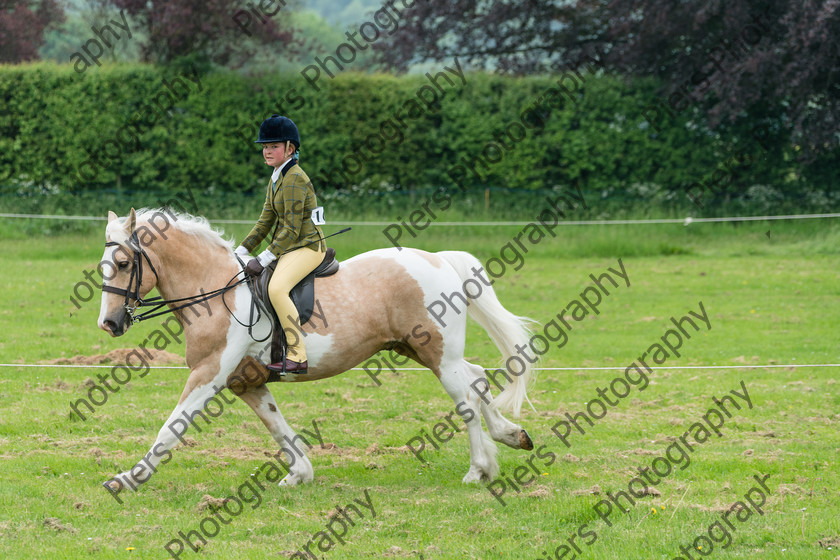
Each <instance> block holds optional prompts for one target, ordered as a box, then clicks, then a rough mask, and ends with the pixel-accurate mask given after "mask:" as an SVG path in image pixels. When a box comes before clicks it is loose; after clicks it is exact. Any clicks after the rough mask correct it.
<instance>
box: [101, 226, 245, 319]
mask: <svg viewBox="0 0 840 560" xmlns="http://www.w3.org/2000/svg"><path fill="white" fill-rule="evenodd" d="M129 240H130V241H131V244H130V247H131V249H132V250H133V251H134V257H133V260H134V263H133V266H132V267H131V276H130V277H129V280H128V287H127V288H125V289H124V288H115V287H113V286H107V285H105V282H102V291H103V292H108V293H112V294H117V295H118V296H124V297H125V302H124V303H123V306H124V307H125V310H126V312H128V316H129V317H131V323H132V324H134V323H139V322H140V321H144V320H146V319H153V318H155V317H160V316H161V315H166V314H167V313H173V312H175V311H179V310H181V309H184V308H187V307H191V306H193V305H196V304H199V303H204V302H205V301H208V300H210V299H213V298H214V297H217V296H220V295H222V294H225V293H226V292H228V291H230V290H232V289H233V288H235V287H237V286H238V285H240V284H243V283H245V282H248V281H249V280H250V277H249V276H247V275H246V276H245V278H242V279H240V280H237V281H236V282H234V283H233V284H231V283H230V281H231V280H233V278H231V280H228V284H227V285H226V286H225V287H224V288H219V289H218V290H213V291H212V292H207V293H202V294H199V295H195V296H188V297H184V298H178V299H163V297H161V296H155V297H153V298H148V299H145V300H144V299H143V298H141V297H140V286H141V285H142V284H143V259H145V260H146V262H147V263H148V264H149V268H151V269H152V273H153V274H154V275H155V285H157V282H158V280H159V277H158V273H157V270H155V265H153V264H152V261H151V260H149V255H147V254H146V251H145V250H144V249H143V247H142V246H141V245H140V242H139V240H138V239H137V232H136V231H135V232H133V233H132V234H131V237H130V238H129ZM115 245H116V246H121V244H120V243H117V242H116V241H109V242H107V243H105V246H106V247H112V246H115ZM141 257H142V258H141ZM237 260H239V256H238V255H237ZM239 262H240V264H241V263H242V261H241V260H239ZM114 264H115V265H116V262H115V263H114ZM116 266H118V265H116ZM239 274H240V273H239V272H237V273H236V275H235V276H234V278H236V276H239ZM132 284H134V289H133V290H132V287H131V286H132ZM132 299H133V300H134V305H131V303H130V301H131V300H132ZM181 302H188V303H184V304H183V305H178V306H177V307H170V308H169V309H165V310H163V311H158V310H159V309H161V308H162V307H165V306H167V305H172V304H177V303H181ZM145 305H154V307H153V308H152V309H149V310H148V311H145V312H143V313H140V314H137V309H138V308H139V307H143V306H145ZM225 306H226V307H227V304H225ZM252 318H253V313H252ZM258 320H259V319H258ZM237 321H238V320H237Z"/></svg>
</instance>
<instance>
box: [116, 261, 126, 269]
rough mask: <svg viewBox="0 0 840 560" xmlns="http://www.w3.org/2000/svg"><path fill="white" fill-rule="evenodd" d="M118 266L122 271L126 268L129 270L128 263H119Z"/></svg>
mask: <svg viewBox="0 0 840 560" xmlns="http://www.w3.org/2000/svg"><path fill="white" fill-rule="evenodd" d="M117 266H119V267H120V270H125V269H126V268H128V261H122V262H119V263H117Z"/></svg>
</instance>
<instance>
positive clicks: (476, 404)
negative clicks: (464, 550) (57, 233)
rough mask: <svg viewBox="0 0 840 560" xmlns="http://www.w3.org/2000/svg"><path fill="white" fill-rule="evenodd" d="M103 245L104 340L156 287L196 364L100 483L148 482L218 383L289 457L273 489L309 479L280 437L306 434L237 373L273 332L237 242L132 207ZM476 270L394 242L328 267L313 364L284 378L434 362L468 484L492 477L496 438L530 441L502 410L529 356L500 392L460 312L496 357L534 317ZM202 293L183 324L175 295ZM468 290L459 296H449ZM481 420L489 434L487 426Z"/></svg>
mask: <svg viewBox="0 0 840 560" xmlns="http://www.w3.org/2000/svg"><path fill="white" fill-rule="evenodd" d="M155 232H157V235H156V234H155ZM105 241H106V248H105V252H104V254H103V257H102V261H101V266H102V267H103V282H102V286H103V287H102V290H103V292H102V300H101V305H100V312H99V317H98V326H99V328H101V329H103V330H104V331H106V332H107V333H109V334H110V335H111V336H112V337H118V336H122V335H124V334H125V333H126V331H128V329H129V327H130V326H131V325H132V323H133V322H135V321H136V320H137V317H136V316H135V312H136V309H137V307H139V306H142V305H144V304H146V302H144V301H143V300H144V298H145V297H146V295H147V294H149V292H150V291H151V290H152V289H153V288H155V287H156V288H157V290H158V292H159V294H160V296H159V297H160V298H162V299H163V300H164V302H165V303H167V305H168V306H169V309H168V310H166V311H167V312H168V311H170V310H173V309H174V310H176V316H178V318H179V322H181V323H182V326H183V336H184V339H185V343H186V363H187V366H188V367H189V370H190V373H189V376H188V377H187V380H186V384H185V386H184V389H183V391H182V392H181V397H180V399H179V400H178V403H177V405H176V406H175V408H174V410H173V411H172V413H171V414H170V416H169V418H168V419H167V421H166V422H165V423H164V426H163V427H162V428H161V429H160V431H159V432H158V435H157V438H156V439H155V441H154V443H153V444H152V445H151V447H150V448H149V449H150V450H149V452H148V453H147V454H146V455H145V456H144V457H143V459H141V460H140V461H138V463H137V464H135V466H134V467H133V468H132V469H129V470H127V471H124V472H122V473H119V474H117V475H115V476H114V477H113V478H112V479H110V480H108V481H106V482H104V483H103V485H104V486H105V488H106V489H108V490H109V491H110V492H112V493H118V492H120V491H122V490H123V489H124V488H126V487H129V488H131V489H132V490H136V489H137V488H138V487H139V486H140V485H141V484H143V483H145V482H147V481H148V480H149V479H150V478H151V476H152V474H154V473H155V472H157V470H158V468H159V466H160V463H161V459H162V458H164V457H166V460H165V461H164V463H165V462H168V461H169V460H170V459H171V458H172V454H171V452H170V450H171V449H172V448H173V447H174V446H175V445H176V444H177V442H178V441H179V439H180V438H179V437H176V435H177V434H176V432H175V431H174V430H172V429H170V428H168V426H171V425H172V423H173V422H176V421H180V422H182V423H183V420H179V419H181V418H185V417H189V418H194V417H195V415H196V414H198V413H200V412H201V411H202V409H203V408H204V407H205V406H206V405H207V403H208V402H209V401H210V400H211V399H213V398H214V397H215V396H216V395H217V394H218V393H219V392H220V391H222V390H223V389H224V388H228V389H229V390H231V392H233V393H234V394H236V395H237V396H238V397H239V398H240V399H241V400H242V401H244V402H245V403H246V404H247V405H248V406H250V407H251V409H253V411H254V412H255V413H256V415H257V416H258V417H259V418H260V420H261V421H262V423H263V424H264V425H265V427H266V428H267V429H268V431H269V433H270V434H271V436H272V438H273V439H274V440H275V441H276V442H277V443H278V444H279V445H280V446H281V450H280V452H281V453H285V454H286V456H287V459H288V463H287V464H286V465H284V466H287V471H288V472H287V473H286V475H285V476H284V477H283V478H282V480H280V482H279V484H280V485H289V486H293V485H297V484H303V483H308V482H311V481H312V480H313V478H314V475H313V468H312V464H311V462H310V461H309V459H308V458H307V457H306V454H305V452H304V451H301V450H299V449H297V447H296V446H292V447H295V453H296V456H292V455H291V454H292V451H291V450H290V449H289V448H288V447H286V445H285V443H286V442H294V441H297V439H296V438H299V437H301V436H297V435H296V433H295V432H294V431H293V430H292V428H291V427H290V426H289V425H288V424H287V423H286V420H285V419H284V417H283V415H282V413H281V412H280V409H279V407H278V406H277V402H276V401H275V400H274V397H273V396H272V394H271V392H270V391H269V389H268V387H267V385H266V380H267V379H266V377H265V376H260V375H256V374H254V375H243V374H242V372H243V370H244V368H245V366H247V365H248V364H249V363H250V364H252V365H253V364H255V363H258V364H259V365H260V367H264V366H263V364H262V363H261V362H259V360H258V359H257V358H259V357H261V356H263V355H264V354H265V353H266V351H267V345H270V340H268V342H267V343H266V342H265V340H266V338H268V337H258V336H257V335H256V334H255V333H260V334H262V333H264V332H266V330H268V332H270V329H271V323H270V321H271V320H270V318H268V317H267V316H266V315H265V314H261V315H258V316H257V318H253V317H252V314H253V309H252V293H251V290H250V289H249V287H248V286H247V285H246V284H245V283H243V282H244V279H245V274H244V271H243V266H242V263H241V261H239V259H238V258H237V257H236V255H235V253H234V252H233V242H232V241H231V240H229V239H224V238H223V232H220V231H218V230H215V229H213V228H212V227H211V226H210V225H209V223H208V221H207V220H206V219H205V218H203V217H196V216H193V215H190V214H186V213H180V212H175V211H173V210H171V209H168V208H167V209H154V208H150V209H145V208H144V209H141V210H139V211H138V212H135V210H134V208H132V209H131V212H130V214H129V215H128V216H127V217H124V218H118V216H117V215H116V214H115V213H114V212H110V211H109V213H108V224H107V226H106V228H105ZM144 261H145V264H144ZM144 266H145V269H146V270H147V273H146V274H145V275H144V274H143V270H144V268H143V267H144ZM480 271H483V268H482V266H481V263H480V262H479V261H478V259H476V258H475V257H474V256H472V255H471V254H469V253H466V252H462V251H441V252H436V253H430V252H426V251H422V250H418V249H410V248H400V249H398V248H396V247H392V248H385V249H376V250H373V251H369V252H365V253H362V254H359V255H356V256H353V257H352V258H349V259H347V260H346V261H342V262H341V265H340V268H339V270H338V272H336V273H335V274H334V275H332V276H328V277H324V278H318V279H317V280H316V292H315V295H316V298H317V301H316V303H317V305H318V309H319V313H320V317H321V319H322V320H318V319H313V320H311V321H310V322H309V323H306V324H305V325H303V326H302V327H301V330H302V333H301V334H302V335H303V336H305V344H306V348H307V354H308V359H309V368H308V370H307V372H306V373H305V374H288V375H286V376H285V377H284V378H283V379H284V380H286V381H294V382H301V381H304V382H305V381H315V380H320V379H326V378H329V377H333V376H335V375H338V374H340V373H342V372H345V371H347V370H350V369H352V368H354V367H356V366H357V365H359V364H360V363H362V362H363V361H365V360H368V359H369V358H371V357H372V356H373V355H374V354H376V353H377V352H379V351H381V350H386V349H393V350H394V351H396V352H398V353H399V354H401V355H403V356H407V357H409V358H411V359H413V360H414V361H416V362H417V363H419V364H421V365H422V366H423V367H425V368H428V369H429V370H431V371H432V373H434V375H435V376H436V377H437V378H438V380H439V381H440V383H441V384H442V385H443V388H444V389H445V390H446V392H447V393H448V394H449V396H450V397H451V398H452V400H453V401H454V402H455V403H458V406H457V407H456V410H457V411H458V414H459V415H460V416H461V417H462V419H463V420H464V422H465V424H466V426H467V432H468V435H469V445H470V467H469V470H468V471H467V474H466V475H464V477H463V479H462V481H463V482H464V483H477V482H488V481H492V480H493V479H495V478H496V476H497V475H498V473H499V466H498V462H497V459H496V453H497V448H496V445H495V443H494V441H496V442H500V443H503V444H505V445H507V446H509V447H511V448H513V449H523V450H526V451H529V450H531V449H533V443H532V441H531V438H530V437H529V436H528V433H527V432H526V431H525V430H524V429H522V427H521V426H519V425H518V424H514V423H513V422H511V421H510V420H508V419H506V418H505V417H504V416H503V415H502V413H501V411H502V410H505V411H512V412H513V415H514V417H515V418H518V417H519V412H520V410H521V407H522V403H523V399H526V398H527V393H526V391H527V384H528V382H529V380H530V379H531V377H532V374H533V365H532V364H531V363H530V362H529V361H527V360H521V359H519V361H520V362H524V367H523V369H522V371H520V372H518V373H517V374H515V375H513V376H506V379H508V382H507V384H506V385H505V386H504V388H503V390H502V391H501V392H500V393H499V395H498V397H497V398H495V399H494V398H493V396H492V394H491V392H490V386H489V383H488V382H487V378H486V375H485V370H484V369H483V368H482V367H481V366H479V365H476V364H472V363H470V362H468V361H467V360H465V359H464V345H465V339H466V324H467V316H468V315H469V316H470V317H472V318H473V319H474V320H476V321H477V322H478V323H479V324H480V325H481V326H482V327H483V328H484V329H485V331H487V333H488V334H489V336H490V338H491V339H492V340H493V342H494V343H495V345H496V347H497V348H498V349H499V351H500V352H501V353H502V355H503V358H511V357H512V356H515V355H516V353H517V346H518V345H519V347H520V348H521V347H522V346H525V345H527V344H528V341H529V336H530V329H529V324H530V321H531V320H530V319H528V318H526V317H519V316H516V315H514V314H512V313H511V312H509V311H508V310H506V309H505V308H504V307H503V306H502V305H501V303H500V302H499V300H498V298H497V297H496V294H495V292H494V291H493V288H492V285H491V284H492V283H493V282H487V281H486V278H483V279H482V280H484V282H483V285H482V286H479V288H481V290H480V294H479V293H476V292H477V290H476V289H475V287H474V284H476V283H478V282H479V280H478V279H476V277H477V273H478V272H480ZM149 272H151V273H153V274H151V273H149ZM233 280H236V282H233V283H232V281H233ZM209 292H215V294H214V295H213V297H211V296H209V295H205V296H204V299H203V300H202V301H203V302H204V303H203V304H202V307H205V306H206V308H207V311H208V312H207V313H197V315H198V316H197V317H192V316H191V320H189V321H182V319H184V317H185V316H184V315H182V313H183V311H182V310H179V309H178V307H181V306H176V305H175V303H174V302H182V301H187V302H189V301H190V300H191V298H195V297H196V296H197V295H198V294H208V293H209ZM463 293H466V294H467V297H464V296H463V295H461V297H460V299H459V298H457V297H456V295H457V294H463ZM441 296H444V297H446V298H448V300H451V303H453V305H454V303H455V301H456V300H457V301H459V302H462V303H466V304H468V305H466V312H461V310H460V309H454V310H452V311H451V312H450V313H449V314H448V315H447V316H446V320H445V321H444V320H443V318H442V315H443V313H442V311H438V309H439V308H438V307H434V305H433V302H435V301H439V300H438V299H436V298H439V297H441ZM439 305H440V304H439ZM430 308H431V309H434V310H435V313H434V314H433V313H432V312H431V311H430ZM249 321H250V322H249ZM183 323H187V324H183ZM264 373H267V370H264ZM529 402H530V401H529ZM479 413H480V414H479ZM482 417H483V418H484V421H485V423H486V425H487V430H488V432H489V434H490V437H488V436H487V433H485V432H484V430H483V429H482V425H481V418H482ZM491 438H492V439H491ZM278 456H280V455H279V454H278ZM280 474H282V473H280ZM278 478H279V476H278Z"/></svg>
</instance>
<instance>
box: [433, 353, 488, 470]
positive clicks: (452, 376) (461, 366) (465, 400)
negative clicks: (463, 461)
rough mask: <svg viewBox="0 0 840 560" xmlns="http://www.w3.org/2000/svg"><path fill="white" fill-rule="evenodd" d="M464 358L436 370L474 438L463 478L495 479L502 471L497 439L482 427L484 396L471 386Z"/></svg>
mask: <svg viewBox="0 0 840 560" xmlns="http://www.w3.org/2000/svg"><path fill="white" fill-rule="evenodd" d="M465 364H467V362H465V361H464V360H461V359H458V360H452V361H451V363H450V364H441V366H440V369H439V370H438V371H436V372H435V373H436V374H437V375H438V378H439V379H440V382H441V384H442V385H443V388H444V389H446V392H447V393H448V394H449V396H450V397H451V398H452V400H453V401H455V403H456V406H455V410H456V411H457V413H458V414H459V415H460V416H461V418H462V419H463V420H464V422H465V423H466V425H467V433H468V434H469V438H470V470H469V471H467V474H466V475H465V476H464V478H463V482H464V483H467V484H468V483H472V482H480V481H488V482H489V481H491V480H493V479H494V478H496V475H498V474H499V463H498V461H497V460H496V453H497V452H498V449H496V444H495V443H493V440H491V439H490V438H489V437H488V436H487V434H486V433H485V432H484V429H483V428H482V427H481V416H480V412H481V399H480V397H479V395H478V393H477V392H476V391H474V390H471V389H470V378H471V375H470V372H469V370H468V369H467V368H466V366H465Z"/></svg>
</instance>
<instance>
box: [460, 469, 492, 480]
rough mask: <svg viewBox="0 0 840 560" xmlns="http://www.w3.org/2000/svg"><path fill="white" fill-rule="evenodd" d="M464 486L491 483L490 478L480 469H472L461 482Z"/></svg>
mask: <svg viewBox="0 0 840 560" xmlns="http://www.w3.org/2000/svg"><path fill="white" fill-rule="evenodd" d="M461 482H463V483H464V484H477V483H479V482H490V476H489V475H488V474H487V473H485V472H484V471H483V470H481V469H479V468H478V467H471V468H470V470H469V472H467V474H466V475H464V478H463V479H462V480H461Z"/></svg>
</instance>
